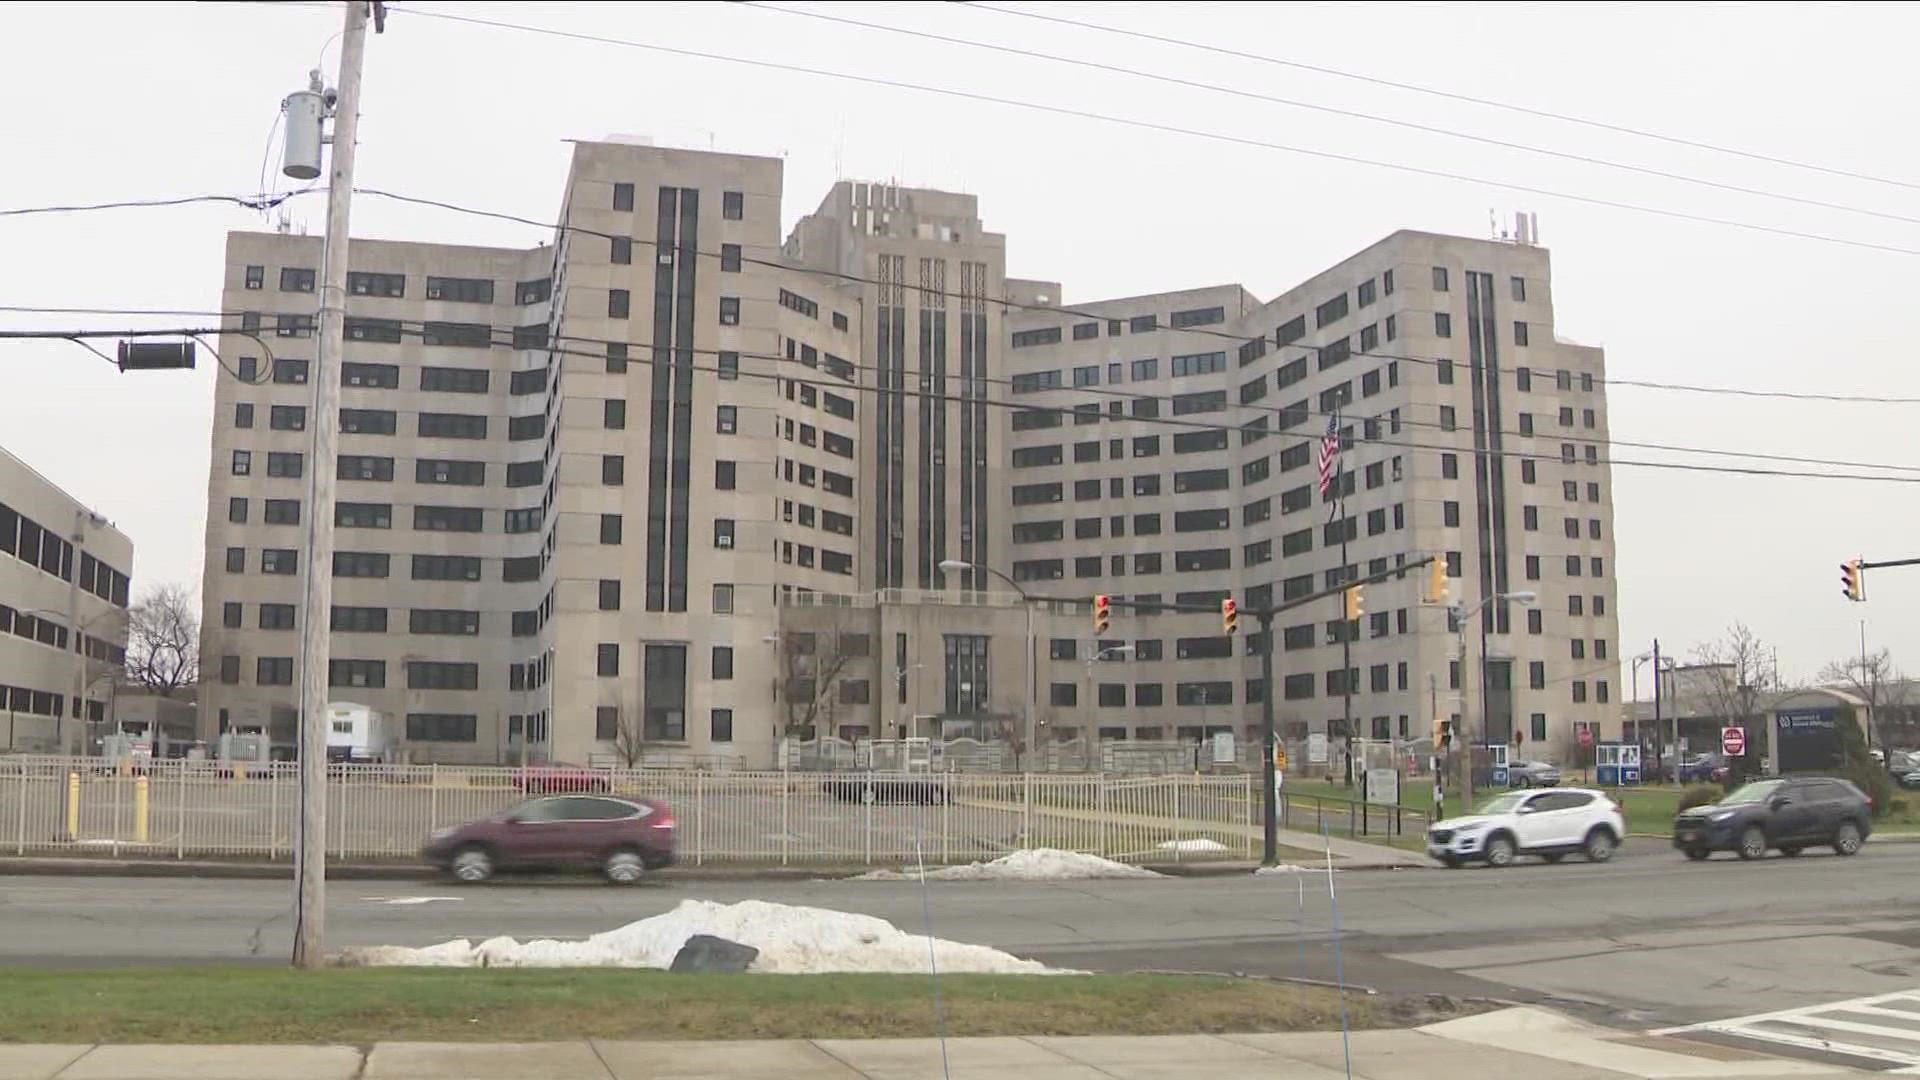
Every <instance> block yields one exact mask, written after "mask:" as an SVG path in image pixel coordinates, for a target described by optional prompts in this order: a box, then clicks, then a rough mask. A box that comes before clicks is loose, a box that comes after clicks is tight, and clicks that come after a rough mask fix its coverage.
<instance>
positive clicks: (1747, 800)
mask: <svg viewBox="0 0 1920 1080" xmlns="http://www.w3.org/2000/svg"><path fill="white" fill-rule="evenodd" d="M1872 831H1873V800H1872V799H1869V798H1868V797H1867V796H1866V795H1865V794H1863V793H1862V792H1861V791H1860V789H1859V788H1857V787H1854V786H1853V785H1852V784H1851V783H1849V782H1848V781H1845V780H1839V779H1835V778H1832V777H1826V776H1790V777H1779V778H1774V779H1768V780H1755V781H1753V782H1752V783H1749V784H1743V785H1741V786H1740V788H1739V789H1738V790H1736V791H1734V793H1733V794H1731V795H1728V796H1727V797H1726V798H1724V799H1721V800H1720V801H1719V802H1717V803H1713V804H1712V805H1709V806H1697V807H1694V808H1693V809H1691V810H1686V811H1683V812H1682V813H1681V814H1680V815H1679V816H1677V817H1675V818H1674V819H1673V846H1674V847H1676V848H1678V849H1680V850H1681V851H1682V852H1685V853H1686V856H1687V858H1689V859H1696V860H1697V859H1704V858H1706V857H1707V856H1708V855H1711V854H1713V853H1714V852H1716V851H1732V852H1735V853H1737V854H1738V855H1739V856H1740V857H1741V858H1743V859H1757V858H1759V857H1761V856H1762V855H1765V854H1766V853H1767V849H1768V848H1773V849H1776V850H1778V851H1779V852H1780V854H1782V855H1798V854H1800V852H1801V850H1802V849H1805V848H1810V847H1821V846H1830V847H1832V848H1833V850H1834V852H1835V853H1836V854H1839V855H1852V854H1853V853H1855V852H1857V851H1859V850H1860V845H1861V844H1862V843H1863V842H1865V840H1866V839H1867V836H1868V835H1869V834H1870V833H1871V832H1872Z"/></svg>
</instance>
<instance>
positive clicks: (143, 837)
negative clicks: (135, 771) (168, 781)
mask: <svg viewBox="0 0 1920 1080" xmlns="http://www.w3.org/2000/svg"><path fill="white" fill-rule="evenodd" d="M150 800H151V790H150V785H149V782H148V780H147V778H146V777H144V776H139V777H135V778H134V781H133V842H134V843H136V844H139V845H141V846H142V847H145V846H146V843H147V811H148V809H150V808H151V806H152V802H151V801H150Z"/></svg>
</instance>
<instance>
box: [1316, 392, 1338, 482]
mask: <svg viewBox="0 0 1920 1080" xmlns="http://www.w3.org/2000/svg"><path fill="white" fill-rule="evenodd" d="M1339 462H1340V414H1339V413H1334V414H1333V415H1332V416H1329V417H1327V433H1326V434H1325V435H1322V436H1320V497H1321V498H1323V499H1324V498H1326V495H1327V491H1328V490H1329V489H1331V488H1332V487H1333V477H1334V472H1335V470H1336V469H1337V468H1338V466H1339Z"/></svg>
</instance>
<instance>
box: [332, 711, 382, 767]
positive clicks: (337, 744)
mask: <svg viewBox="0 0 1920 1080" xmlns="http://www.w3.org/2000/svg"><path fill="white" fill-rule="evenodd" d="M392 756H393V740H392V738H391V737H390V733H389V732H388V730H387V718H386V716H385V715H384V714H382V713H381V712H380V711H379V710H377V709H371V708H368V707H367V706H365V705H355V704H353V703H352V702H347V701H336V702H331V703H329V704H328V705H327V760H329V761H357V762H382V761H387V760H390V759H391V757H392Z"/></svg>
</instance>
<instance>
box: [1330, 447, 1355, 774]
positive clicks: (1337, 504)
mask: <svg viewBox="0 0 1920 1080" xmlns="http://www.w3.org/2000/svg"><path fill="white" fill-rule="evenodd" d="M1333 437H1334V439H1335V440H1336V442H1335V445H1336V446H1338V447H1339V448H1340V454H1339V455H1338V456H1337V457H1335V458H1334V459H1333V498H1334V502H1333V507H1334V517H1335V520H1337V521H1338V522H1339V523H1340V576H1341V578H1342V580H1347V581H1350V580H1351V579H1352V577H1353V575H1352V574H1349V573H1348V572H1347V565H1348V564H1347V535H1348V533H1349V532H1350V530H1349V529H1348V528H1347V455H1346V446H1345V445H1344V444H1345V441H1346V440H1345V438H1344V437H1343V436H1342V435H1341V434H1340V411H1339V410H1338V409H1335V410H1334V413H1333ZM1340 603H1341V610H1340V615H1341V629H1340V689H1341V690H1342V691H1343V692H1342V693H1341V695H1340V726H1341V728H1342V729H1343V730H1344V731H1345V733H1346V750H1347V786H1348V787H1352V786H1353V776H1354V769H1353V635H1354V634H1355V633H1356V632H1357V631H1356V629H1355V627H1354V626H1353V624H1352V623H1350V622H1347V621H1346V614H1347V613H1346V596H1345V594H1342V595H1341V598H1340Z"/></svg>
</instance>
